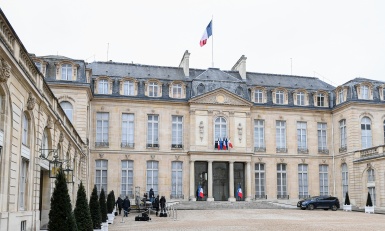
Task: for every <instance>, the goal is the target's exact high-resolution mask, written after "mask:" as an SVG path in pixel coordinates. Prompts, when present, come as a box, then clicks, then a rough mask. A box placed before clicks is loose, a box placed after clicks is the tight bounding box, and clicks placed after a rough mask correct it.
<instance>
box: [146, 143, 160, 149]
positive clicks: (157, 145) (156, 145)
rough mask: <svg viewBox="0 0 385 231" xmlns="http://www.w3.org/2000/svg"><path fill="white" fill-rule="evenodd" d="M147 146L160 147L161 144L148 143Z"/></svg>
mask: <svg viewBox="0 0 385 231" xmlns="http://www.w3.org/2000/svg"><path fill="white" fill-rule="evenodd" d="M147 148H159V144H147Z"/></svg>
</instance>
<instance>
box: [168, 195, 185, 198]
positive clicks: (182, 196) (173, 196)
mask: <svg viewBox="0 0 385 231" xmlns="http://www.w3.org/2000/svg"><path fill="white" fill-rule="evenodd" d="M170 199H184V195H183V194H171V195H170Z"/></svg>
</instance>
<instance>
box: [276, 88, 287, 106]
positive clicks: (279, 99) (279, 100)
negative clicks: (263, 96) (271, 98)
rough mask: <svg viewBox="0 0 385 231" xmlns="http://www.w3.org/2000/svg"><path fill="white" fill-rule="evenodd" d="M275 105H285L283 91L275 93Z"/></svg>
mask: <svg viewBox="0 0 385 231" xmlns="http://www.w3.org/2000/svg"><path fill="white" fill-rule="evenodd" d="M275 103H276V104H280V105H283V104H285V92H284V91H283V90H277V91H275Z"/></svg>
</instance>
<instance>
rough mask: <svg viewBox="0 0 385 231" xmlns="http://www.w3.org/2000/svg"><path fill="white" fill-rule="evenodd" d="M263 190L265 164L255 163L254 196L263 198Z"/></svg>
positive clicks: (264, 192)
mask: <svg viewBox="0 0 385 231" xmlns="http://www.w3.org/2000/svg"><path fill="white" fill-rule="evenodd" d="M265 195H266V191H265V165H264V164H261V163H258V164H255V198H257V199H264V198H265Z"/></svg>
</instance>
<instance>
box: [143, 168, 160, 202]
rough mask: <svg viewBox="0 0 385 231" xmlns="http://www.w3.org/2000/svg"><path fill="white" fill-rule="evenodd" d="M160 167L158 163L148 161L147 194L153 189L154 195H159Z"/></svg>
mask: <svg viewBox="0 0 385 231" xmlns="http://www.w3.org/2000/svg"><path fill="white" fill-rule="evenodd" d="M158 165H159V163H158V162H157V161H147V184H146V186H147V189H146V192H148V191H150V189H151V188H152V189H153V190H154V195H157V194H159V192H158Z"/></svg>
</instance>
